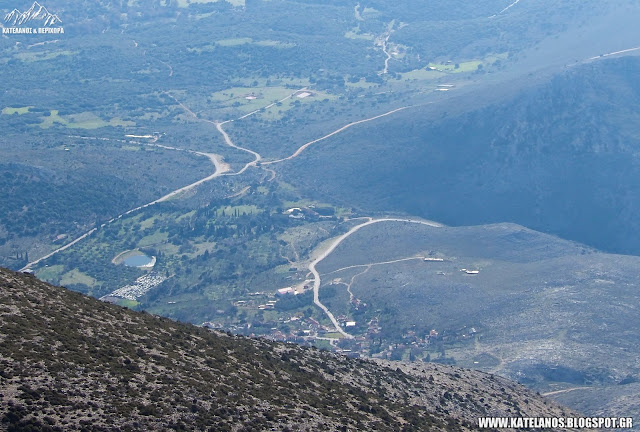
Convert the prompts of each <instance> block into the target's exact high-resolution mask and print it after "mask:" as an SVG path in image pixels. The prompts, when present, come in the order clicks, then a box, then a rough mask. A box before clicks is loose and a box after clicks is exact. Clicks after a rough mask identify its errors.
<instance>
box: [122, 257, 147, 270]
mask: <svg viewBox="0 0 640 432" xmlns="http://www.w3.org/2000/svg"><path fill="white" fill-rule="evenodd" d="M123 263H124V265H126V266H127V267H145V266H148V265H150V264H151V263H153V258H151V257H149V256H147V255H144V254H141V255H133V256H130V257H128V258H126V259H125V260H124V261H123Z"/></svg>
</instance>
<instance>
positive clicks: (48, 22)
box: [4, 2, 62, 26]
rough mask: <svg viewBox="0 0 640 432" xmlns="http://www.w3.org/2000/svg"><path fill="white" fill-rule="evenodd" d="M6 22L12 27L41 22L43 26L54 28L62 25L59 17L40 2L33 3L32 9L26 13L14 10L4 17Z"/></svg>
mask: <svg viewBox="0 0 640 432" xmlns="http://www.w3.org/2000/svg"><path fill="white" fill-rule="evenodd" d="M4 20H5V22H7V23H9V24H10V25H14V26H15V25H23V24H27V23H29V22H31V21H41V25H43V26H53V25H56V24H59V23H62V20H61V19H60V17H58V15H55V14H52V13H50V12H49V11H48V10H47V8H46V7H44V6H42V5H41V4H40V3H38V2H33V4H32V5H31V7H30V8H29V9H28V10H26V11H25V12H20V11H19V10H18V9H14V10H12V11H11V12H9V13H8V14H7V15H5V17H4Z"/></svg>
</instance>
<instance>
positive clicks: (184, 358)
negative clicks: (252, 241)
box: [0, 269, 568, 431]
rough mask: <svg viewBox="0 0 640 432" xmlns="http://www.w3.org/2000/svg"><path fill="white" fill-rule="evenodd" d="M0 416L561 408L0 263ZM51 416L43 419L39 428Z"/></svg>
mask: <svg viewBox="0 0 640 432" xmlns="http://www.w3.org/2000/svg"><path fill="white" fill-rule="evenodd" d="M0 287H1V290H0V329H1V331H0V365H1V367H0V389H1V391H0V393H1V403H0V418H1V419H2V425H3V426H8V427H9V428H18V429H20V428H22V429H25V428H28V427H30V426H31V427H40V428H41V430H45V429H46V430H63V429H81V428H83V427H86V428H90V429H91V430H153V429H166V428H169V429H175V430H196V429H197V430H206V429H207V428H209V430H217V431H220V430H264V429H267V428H276V429H278V430H287V428H289V429H288V430H291V429H292V428H293V429H295V430H305V429H307V430H340V429H342V430H364V429H368V430H427V429H428V430H465V429H470V428H473V426H474V423H475V419H476V418H477V417H479V416H485V415H491V416H516V415H517V416H526V417H540V416H559V415H566V414H568V412H565V411H564V410H563V409H562V408H561V407H559V406H557V405H555V404H554V403H553V402H550V401H547V400H545V399H543V398H541V397H539V396H536V395H535V394H533V393H531V392H530V391H528V390H526V389H524V388H523V387H522V386H520V385H516V384H514V383H511V382H509V381H507V380H505V379H502V378H498V377H493V376H491V375H487V374H484V373H481V372H472V371H465V370H462V369H458V368H452V367H446V366H442V365H433V364H425V365H419V366H411V367H408V366H403V368H404V370H405V372H402V371H401V370H400V369H396V368H395V367H394V368H391V367H389V364H375V363H372V362H364V361H360V360H354V359H348V358H345V357H339V356H336V355H332V354H330V353H327V352H319V351H316V350H311V349H304V348H300V347H298V346H293V345H283V344H275V343H271V342H267V341H264V340H251V339H246V338H242V337H233V336H229V335H226V334H218V333H212V332H210V331H208V330H205V329H202V328H197V327H193V326H189V325H185V324H180V323H177V322H173V321H170V320H168V319H165V318H159V317H156V316H151V315H148V314H142V313H135V312H132V311H129V310H126V309H122V308H119V307H116V306H113V305H110V304H105V303H101V302H99V301H97V300H94V299H91V298H88V297H85V296H82V295H80V294H77V293H73V292H70V291H67V290H65V289H63V288H57V287H53V286H51V285H48V284H45V283H43V282H40V281H38V280H37V279H35V278H33V277H31V276H27V275H22V274H17V273H13V272H10V271H8V270H3V269H0ZM47 428H48V429H47Z"/></svg>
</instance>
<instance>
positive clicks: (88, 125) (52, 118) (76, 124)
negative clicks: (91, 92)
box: [38, 110, 135, 129]
mask: <svg viewBox="0 0 640 432" xmlns="http://www.w3.org/2000/svg"><path fill="white" fill-rule="evenodd" d="M41 118H42V123H40V124H39V125H38V126H39V127H40V128H41V129H49V128H50V127H52V126H54V125H55V124H59V125H62V126H64V127H67V128H69V129H98V128H102V127H106V126H112V127H129V126H135V123H134V122H132V121H125V120H122V119H120V118H112V119H111V120H109V121H108V122H107V121H104V120H102V119H101V118H100V117H98V116H96V115H95V114H92V113H90V112H85V113H80V114H71V115H68V116H61V115H60V114H59V111H58V110H51V111H50V113H49V115H48V116H44V117H41Z"/></svg>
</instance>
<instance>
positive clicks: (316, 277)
mask: <svg viewBox="0 0 640 432" xmlns="http://www.w3.org/2000/svg"><path fill="white" fill-rule="evenodd" d="M381 222H404V223H414V224H421V225H428V226H431V227H436V228H440V227H442V226H443V225H442V224H439V223H437V222H431V221H423V220H418V219H406V218H405V219H401V218H381V219H370V220H369V221H367V222H364V223H361V224H360V225H356V226H354V227H353V228H351V229H350V230H349V231H347V232H346V233H344V234H342V235H341V236H340V237H338V238H336V239H335V240H334V241H333V242H332V243H331V244H330V246H329V247H328V248H327V249H326V250H324V251H323V252H322V253H321V254H320V255H319V256H318V257H317V258H315V259H314V260H313V261H311V263H310V264H309V271H310V272H311V274H313V303H315V305H316V306H318V307H319V308H320V309H322V310H323V311H324V313H325V314H326V315H327V317H329V319H330V320H331V322H332V323H333V326H334V327H335V329H336V331H337V332H339V333H340V334H341V335H343V336H344V337H345V338H348V339H353V335H351V334H349V333H347V332H345V331H344V330H343V329H342V327H340V324H339V323H338V321H337V320H336V318H335V317H334V316H333V314H332V313H331V311H330V310H329V308H327V307H326V306H325V305H324V304H322V302H320V285H321V283H322V281H321V279H320V273H318V270H316V266H317V265H318V264H319V263H320V262H321V261H322V260H324V259H325V258H326V257H328V256H329V255H331V253H332V252H333V251H334V250H336V248H337V247H338V246H339V245H340V243H342V242H343V241H344V240H346V239H347V238H348V237H349V236H351V235H352V234H353V233H355V232H357V231H358V230H360V229H361V228H364V227H366V226H369V225H373V224H376V223H381Z"/></svg>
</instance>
